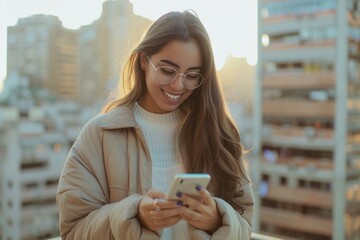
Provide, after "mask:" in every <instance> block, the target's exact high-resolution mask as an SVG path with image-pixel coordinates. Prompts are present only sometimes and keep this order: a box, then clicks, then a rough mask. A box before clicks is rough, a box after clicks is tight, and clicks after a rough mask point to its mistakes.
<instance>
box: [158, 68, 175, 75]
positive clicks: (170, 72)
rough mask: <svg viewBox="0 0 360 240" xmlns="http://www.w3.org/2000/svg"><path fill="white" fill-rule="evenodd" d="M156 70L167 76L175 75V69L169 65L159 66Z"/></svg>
mask: <svg viewBox="0 0 360 240" xmlns="http://www.w3.org/2000/svg"><path fill="white" fill-rule="evenodd" d="M158 70H159V71H160V72H161V74H164V75H168V76H175V75H176V74H177V72H176V70H175V69H173V68H171V67H159V69H158Z"/></svg>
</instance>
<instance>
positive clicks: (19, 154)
mask: <svg viewBox="0 0 360 240" xmlns="http://www.w3.org/2000/svg"><path fill="white" fill-rule="evenodd" d="M24 79H26V78H24V77H20V76H18V79H16V77H15V76H13V77H12V79H11V81H10V80H9V81H6V82H5V89H4V92H3V93H1V94H0V96H1V98H0V99H1V101H0V239H9V240H20V239H46V238H49V237H55V236H58V235H59V220H58V211H57V206H56V203H55V197H56V190H57V184H58V180H59V176H60V173H61V170H62V168H63V165H64V161H65V159H66V155H67V154H68V151H69V149H70V147H71V146H72V144H73V142H74V141H75V139H76V137H77V135H78V134H79V132H80V129H81V128H82V127H83V126H84V124H85V123H86V122H87V121H88V120H89V119H90V118H91V117H92V116H94V115H95V114H96V112H95V109H91V108H85V107H83V106H80V105H78V104H75V103H73V102H69V101H58V100H56V101H54V100H53V99H52V97H50V98H49V97H47V96H49V95H48V94H46V91H45V90H42V91H41V92H39V90H35V89H29V87H28V85H26V84H25V83H26V81H25V80H24ZM14 83H18V84H17V85H14ZM9 88H10V90H8V89H9ZM3 94H7V95H6V96H7V97H2V95H3ZM9 96H11V97H9ZM50 96H51V95H50ZM49 99H50V100H49Z"/></svg>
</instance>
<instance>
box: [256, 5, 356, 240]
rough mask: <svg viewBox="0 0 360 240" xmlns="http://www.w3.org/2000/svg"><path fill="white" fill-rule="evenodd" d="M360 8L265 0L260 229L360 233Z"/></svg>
mask: <svg viewBox="0 0 360 240" xmlns="http://www.w3.org/2000/svg"><path fill="white" fill-rule="evenodd" d="M359 6H360V1H359V0H301V1H297V0H259V2H258V16H259V18H258V19H259V56H258V66H257V81H256V102H255V108H254V109H255V122H256V128H255V129H254V133H255V134H254V139H255V152H256V156H257V164H256V165H257V166H256V173H257V176H256V182H255V187H256V188H257V190H258V191H259V193H260V194H259V195H258V196H257V198H256V203H257V204H256V207H257V208H256V211H255V212H256V217H255V221H254V226H255V231H257V232H261V233H267V234H269V235H272V236H280V237H281V238H284V239H314V240H325V239H336V240H342V239H348V240H350V239H351V240H356V239H360V124H359V123H360V122H359V119H360V118H359V116H360V58H359V56H360V9H359Z"/></svg>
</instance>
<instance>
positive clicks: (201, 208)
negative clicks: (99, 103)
mask: <svg viewBox="0 0 360 240" xmlns="http://www.w3.org/2000/svg"><path fill="white" fill-rule="evenodd" d="M196 190H198V191H199V193H200V197H201V199H200V200H196V199H194V198H191V197H189V196H187V195H185V194H182V193H178V197H179V200H181V201H182V202H183V204H184V205H185V206H189V207H188V208H186V207H184V208H182V209H181V210H182V211H181V217H182V218H183V219H185V220H186V221H187V222H188V223H189V224H191V225H193V226H194V227H196V228H198V229H201V230H204V231H206V232H208V233H210V234H212V233H214V232H215V231H216V230H217V229H218V228H220V227H221V226H222V217H221V215H220V214H219V212H218V210H217V206H216V203H215V200H214V199H213V198H212V196H211V194H210V193H209V192H208V191H207V190H206V189H205V188H201V187H200V186H197V187H196Z"/></svg>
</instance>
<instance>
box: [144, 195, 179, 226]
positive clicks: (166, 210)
mask: <svg viewBox="0 0 360 240" xmlns="http://www.w3.org/2000/svg"><path fill="white" fill-rule="evenodd" d="M165 198H166V195H165V194H164V193H162V192H159V191H155V190H149V191H148V192H147V193H146V195H145V197H144V198H143V199H142V200H141V201H140V204H139V212H138V215H137V218H138V220H139V222H140V224H141V225H142V226H144V227H146V228H148V229H150V230H152V231H156V230H160V229H163V228H166V227H170V226H172V225H174V224H176V223H177V222H178V221H180V220H181V217H180V215H179V214H180V211H181V210H180V207H181V206H179V205H177V202H176V201H167V200H165Z"/></svg>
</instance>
